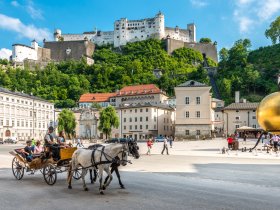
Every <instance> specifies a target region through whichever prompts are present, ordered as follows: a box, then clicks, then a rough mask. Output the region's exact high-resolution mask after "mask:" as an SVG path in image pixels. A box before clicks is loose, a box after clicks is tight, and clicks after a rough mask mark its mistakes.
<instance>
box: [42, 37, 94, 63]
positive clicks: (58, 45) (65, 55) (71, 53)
mask: <svg viewBox="0 0 280 210" xmlns="http://www.w3.org/2000/svg"><path fill="white" fill-rule="evenodd" d="M44 47H45V48H48V49H50V50H51V59H52V60H54V61H64V60H70V59H74V60H79V59H81V58H82V57H83V56H86V57H92V55H93V52H94V48H95V46H94V44H93V43H92V42H90V41H87V40H81V41H58V42H45V43H44Z"/></svg>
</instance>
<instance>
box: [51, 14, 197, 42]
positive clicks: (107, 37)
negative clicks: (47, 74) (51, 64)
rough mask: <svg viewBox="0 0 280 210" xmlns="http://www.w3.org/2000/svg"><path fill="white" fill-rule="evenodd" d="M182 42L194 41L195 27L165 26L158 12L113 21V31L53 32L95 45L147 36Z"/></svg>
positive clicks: (137, 39)
mask: <svg viewBox="0 0 280 210" xmlns="http://www.w3.org/2000/svg"><path fill="white" fill-rule="evenodd" d="M167 37H170V38H172V39H175V40H181V41H184V42H196V27H195V25H194V24H188V25H187V29H180V28H179V27H178V26H176V27H175V28H170V27H165V20H164V15H163V14H162V13H161V12H159V13H158V14H157V15H156V16H155V17H153V18H145V19H141V20H128V19H127V18H121V19H120V20H116V21H115V23H114V31H107V32H102V31H97V30H95V31H92V32H84V33H83V34H62V31H61V30H60V29H56V30H55V32H54V40H55V41H59V40H64V41H73V40H84V39H85V38H87V39H88V40H91V41H92V42H93V43H95V44H97V45H104V44H114V47H119V46H122V45H126V44H127V43H129V42H136V41H142V40H146V39H149V38H157V39H162V38H167Z"/></svg>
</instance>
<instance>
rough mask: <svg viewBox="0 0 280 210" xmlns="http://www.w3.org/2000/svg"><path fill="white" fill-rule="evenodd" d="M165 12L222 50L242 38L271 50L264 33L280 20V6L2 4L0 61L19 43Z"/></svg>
mask: <svg viewBox="0 0 280 210" xmlns="http://www.w3.org/2000/svg"><path fill="white" fill-rule="evenodd" d="M159 10H160V11H162V12H163V14H164V15H165V23H166V26H169V27H175V26H176V25H178V26H179V27H180V28H186V27H187V24H188V23H192V22H194V23H195V24H196V27H197V40H199V39H200V38H201V37H209V38H211V39H212V40H213V41H217V42H218V49H221V48H222V47H226V48H229V47H231V46H232V45H233V43H234V42H235V41H236V40H238V39H240V38H249V39H250V40H251V41H252V49H255V48H258V47H260V46H266V45H270V40H268V39H266V37H265V36H264V31H265V30H266V29H267V28H268V27H269V25H270V23H271V22H272V21H273V20H274V19H275V18H276V17H277V16H279V15H280V0H99V1H97V0H79V1H74V0H68V1H62V0H60V1H58V0H47V1H39V0H37V1H35V0H33V1H32V0H14V1H8V0H0V57H5V56H7V55H8V54H10V53H11V51H10V50H11V49H12V44H14V43H21V44H27V45H29V44H30V41H31V40H33V39H34V38H35V39H36V40H38V41H39V42H42V40H43V38H46V39H47V40H52V34H53V31H54V29H55V28H60V29H61V30H62V33H82V32H84V31H91V30H93V29H94V28H95V27H97V29H98V30H102V31H106V30H113V23H114V21H115V20H117V19H120V18H121V17H126V18H128V19H142V18H146V17H154V16H155V14H156V13H157V12H158V11H159Z"/></svg>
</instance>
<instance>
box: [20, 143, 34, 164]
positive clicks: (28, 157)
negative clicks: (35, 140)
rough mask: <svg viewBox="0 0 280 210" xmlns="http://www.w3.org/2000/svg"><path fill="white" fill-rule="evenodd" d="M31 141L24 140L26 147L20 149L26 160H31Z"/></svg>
mask: <svg viewBox="0 0 280 210" xmlns="http://www.w3.org/2000/svg"><path fill="white" fill-rule="evenodd" d="M31 144H32V141H31V140H27V141H26V147H24V149H23V150H22V153H23V154H24V155H25V158H26V160H27V161H28V162H31V161H32V159H33V152H32V145H31Z"/></svg>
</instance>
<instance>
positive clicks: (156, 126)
mask: <svg viewBox="0 0 280 210" xmlns="http://www.w3.org/2000/svg"><path fill="white" fill-rule="evenodd" d="M118 115H119V119H120V126H119V129H118V132H119V133H118V134H115V135H114V136H115V137H122V138H127V137H132V138H133V139H136V140H141V139H148V138H150V137H157V136H174V122H175V110H174V109H173V108H172V107H170V106H168V105H166V104H161V105H159V104H158V105H155V104H151V103H142V104H131V105H128V106H121V107H119V108H118Z"/></svg>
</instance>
